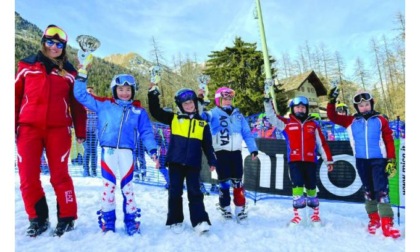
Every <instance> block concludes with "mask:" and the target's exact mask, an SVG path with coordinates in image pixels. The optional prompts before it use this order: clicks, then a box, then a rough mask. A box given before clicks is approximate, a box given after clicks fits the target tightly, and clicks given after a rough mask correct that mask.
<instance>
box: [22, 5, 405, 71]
mask: <svg viewBox="0 0 420 252" xmlns="http://www.w3.org/2000/svg"><path fill="white" fill-rule="evenodd" d="M255 6H256V4H255V0H242V1H237V0H200V1H198V0H177V1H154V0H142V1H138V0H117V1H106V2H104V1H102V0H101V1H99V0H92V1H85V0H83V1H82V0H71V1H67V0H61V1H59V2H51V1H47V0H37V1H32V0H16V1H15V10H16V11H17V12H18V13H19V14H20V15H21V16H22V17H23V18H24V19H26V20H28V21H30V22H32V23H34V24H35V25H37V26H38V27H39V28H40V29H44V28H45V27H46V26H47V25H49V24H51V23H53V24H56V25H59V26H61V27H62V28H63V29H64V30H65V31H67V32H68V34H69V37H70V45H72V46H75V47H77V46H76V42H75V38H76V37H77V35H80V34H91V35H93V36H96V37H98V38H99V39H100V40H101V42H102V45H101V47H100V48H99V49H98V51H97V52H96V53H95V55H96V56H98V57H104V56H108V55H110V54H115V53H123V54H125V53H128V52H135V53H138V54H140V55H142V56H143V57H145V58H146V59H149V60H152V59H153V57H152V54H151V50H152V38H154V39H155V41H157V44H158V45H159V47H160V49H161V51H162V52H163V54H162V56H163V57H164V59H165V60H166V63H168V64H169V65H170V64H171V63H172V62H173V58H174V57H179V56H180V55H181V56H182V57H183V58H185V56H187V55H188V56H189V57H192V58H193V59H195V58H196V59H197V60H198V61H199V62H202V61H204V60H206V59H208V58H207V55H209V54H210V53H211V51H214V50H216V51H218V50H223V49H224V48H225V47H230V46H232V45H233V41H234V38H235V36H239V37H241V38H242V39H243V40H244V41H246V42H251V43H255V42H257V43H258V44H257V45H258V48H259V49H261V42H260V41H261V40H260V37H259V30H258V23H257V20H256V19H254V10H255ZM261 8H262V13H263V20H264V26H265V32H266V38H267V46H268V49H269V53H270V54H271V55H273V56H275V57H276V58H277V59H279V58H280V57H281V54H282V53H283V52H289V54H290V55H291V56H293V55H294V54H295V53H296V52H297V51H298V49H299V46H303V45H304V44H305V41H308V42H309V44H310V45H318V44H320V43H321V42H322V43H323V44H325V45H326V46H327V48H328V49H329V50H330V51H331V52H335V51H339V52H340V53H341V55H342V56H343V58H344V62H345V63H347V65H348V67H352V66H353V65H354V61H355V59H356V58H357V57H361V58H363V57H364V56H366V55H368V51H369V41H370V40H371V39H372V38H380V37H381V36H382V35H384V34H386V35H387V36H388V35H392V34H395V32H396V31H395V28H396V27H397V24H396V20H395V16H396V15H397V13H403V14H404V15H405V1H401V0H352V1H336V0H261ZM366 60H369V59H366ZM365 64H368V62H366V63H365Z"/></svg>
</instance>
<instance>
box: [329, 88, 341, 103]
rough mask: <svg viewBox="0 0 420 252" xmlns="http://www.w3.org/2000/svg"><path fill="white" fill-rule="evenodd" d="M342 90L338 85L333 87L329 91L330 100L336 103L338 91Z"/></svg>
mask: <svg viewBox="0 0 420 252" xmlns="http://www.w3.org/2000/svg"><path fill="white" fill-rule="evenodd" d="M339 92H340V89H339V88H338V87H333V88H332V89H331V90H330V91H329V92H328V101H329V102H330V103H332V104H335V103H336V102H337V98H338V93H339Z"/></svg>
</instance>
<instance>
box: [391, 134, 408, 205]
mask: <svg viewBox="0 0 420 252" xmlns="http://www.w3.org/2000/svg"><path fill="white" fill-rule="evenodd" d="M394 143H395V152H396V157H397V174H396V175H395V176H394V177H393V178H391V179H389V197H390V198H391V204H392V205H395V206H405V139H404V138H400V139H395V141H394Z"/></svg>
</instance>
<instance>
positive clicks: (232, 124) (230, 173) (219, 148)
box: [198, 87, 258, 221]
mask: <svg viewBox="0 0 420 252" xmlns="http://www.w3.org/2000/svg"><path fill="white" fill-rule="evenodd" d="M198 92H199V96H201V95H202V90H199V91H198ZM234 96H235V91H234V90H233V89H230V88H228V87H221V88H219V89H217V91H216V94H215V97H214V102H215V104H216V107H214V108H213V109H211V110H210V111H207V112H203V113H202V117H203V119H204V120H206V121H207V122H209V124H210V129H211V134H212V137H213V147H214V150H215V152H216V156H217V164H218V165H217V168H216V172H217V178H218V181H219V185H220V187H219V207H218V210H219V211H220V212H221V214H222V216H223V217H224V218H226V219H232V217H233V216H232V210H231V208H230V204H231V197H230V187H233V203H234V205H235V218H236V219H237V221H242V220H245V219H246V218H247V217H248V215H247V212H246V211H245V203H246V199H245V189H244V186H243V183H242V177H243V174H244V166H243V159H242V141H244V142H245V144H246V145H247V147H248V151H249V152H250V153H251V157H252V160H255V159H256V158H257V155H258V148H257V144H256V142H255V138H254V136H253V135H252V133H251V129H250V127H249V125H248V122H247V120H246V119H245V117H244V116H243V114H242V113H241V112H240V111H239V109H238V108H235V107H233V105H232V102H233V98H234Z"/></svg>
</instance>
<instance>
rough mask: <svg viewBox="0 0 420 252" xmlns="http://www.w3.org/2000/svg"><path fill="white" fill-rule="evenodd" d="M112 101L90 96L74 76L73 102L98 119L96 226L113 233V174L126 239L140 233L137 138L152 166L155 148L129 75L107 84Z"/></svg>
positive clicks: (145, 116)
mask: <svg viewBox="0 0 420 252" xmlns="http://www.w3.org/2000/svg"><path fill="white" fill-rule="evenodd" d="M110 88H111V90H112V95H113V97H112V98H105V97H97V96H92V95H91V94H89V93H88V92H86V78H83V77H80V76H78V78H77V79H76V84H75V86H74V95H75V97H76V99H77V100H78V101H79V102H80V103H81V104H83V105H84V106H86V107H87V108H88V109H90V110H92V111H93V112H95V113H96V114H97V115H98V133H99V134H98V140H99V145H100V146H101V149H102V150H101V172H102V177H103V184H104V191H103V192H102V194H101V195H102V208H101V210H100V211H98V215H99V225H100V228H101V229H102V230H103V231H104V232H107V231H113V232H115V220H116V214H115V208H116V202H115V190H116V183H117V182H116V174H117V172H119V175H120V177H121V191H122V195H123V212H124V223H125V229H126V232H127V234H128V235H133V234H135V233H139V232H140V221H139V217H140V208H138V207H137V205H136V201H135V198H134V191H133V182H132V180H133V171H134V162H133V160H134V158H133V151H134V149H135V148H136V142H137V139H138V136H140V138H141V140H142V142H143V144H144V145H145V147H146V149H147V150H148V151H149V154H150V156H151V157H152V159H153V161H155V162H156V165H157V166H158V165H159V161H158V160H157V157H156V152H157V145H156V141H155V139H154V135H153V129H152V125H151V123H150V120H149V117H148V115H147V112H146V110H145V109H144V108H142V107H141V104H140V101H133V99H134V93H135V90H136V81H135V79H134V77H133V76H131V75H129V74H119V75H115V76H114V78H113V79H112V82H111V87H110Z"/></svg>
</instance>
